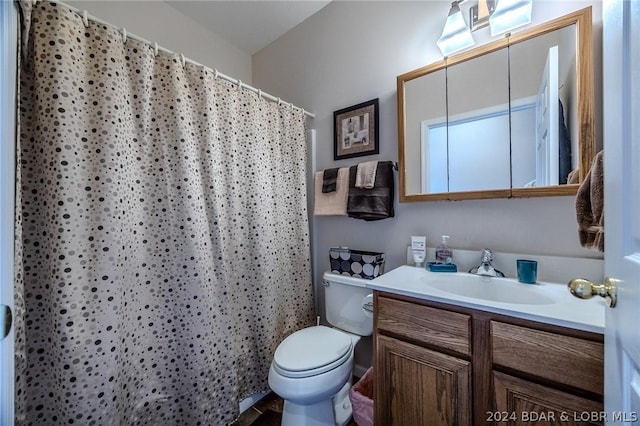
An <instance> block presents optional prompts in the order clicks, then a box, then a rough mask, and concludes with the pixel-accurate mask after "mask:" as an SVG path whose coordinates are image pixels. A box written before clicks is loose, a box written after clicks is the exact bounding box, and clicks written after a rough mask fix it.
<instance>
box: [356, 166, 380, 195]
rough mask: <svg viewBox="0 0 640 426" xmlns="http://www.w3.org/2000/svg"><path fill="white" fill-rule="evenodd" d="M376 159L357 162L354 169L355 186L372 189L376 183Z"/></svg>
mask: <svg viewBox="0 0 640 426" xmlns="http://www.w3.org/2000/svg"><path fill="white" fill-rule="evenodd" d="M376 170H378V162H377V161H365V162H363V163H358V170H357V171H356V188H364V189H373V186H374V185H375V183H376Z"/></svg>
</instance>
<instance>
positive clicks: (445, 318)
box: [376, 296, 471, 355]
mask: <svg viewBox="0 0 640 426" xmlns="http://www.w3.org/2000/svg"><path fill="white" fill-rule="evenodd" d="M376 300H377V306H376V312H377V322H376V327H377V329H378V330H384V331H387V332H389V333H393V334H394V335H396V336H402V337H406V338H408V339H411V340H414V341H417V342H422V343H425V344H428V345H433V346H437V347H439V348H443V349H448V350H451V351H454V352H457V353H460V354H463V355H471V345H470V336H471V316H469V315H465V314H459V313H457V312H451V311H447V310H443V309H437V308H431V307H429V306H423V305H419V304H416V303H409V302H404V301H402V300H396V299H390V298H387V297H383V296H377V299H376Z"/></svg>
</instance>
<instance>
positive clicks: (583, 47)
mask: <svg viewBox="0 0 640 426" xmlns="http://www.w3.org/2000/svg"><path fill="white" fill-rule="evenodd" d="M571 25H575V26H576V52H577V58H576V64H575V66H576V93H577V99H578V102H577V118H578V156H579V158H578V164H577V167H578V175H579V182H582V181H583V180H584V178H585V176H586V174H587V173H588V171H589V168H590V166H591V162H592V160H593V157H594V156H595V111H594V89H593V87H594V77H593V60H592V55H593V47H592V13H591V7H587V8H584V9H581V10H578V11H576V12H573V13H570V14H567V15H564V16H561V17H559V18H556V19H553V20H551V21H548V22H546V23H543V24H540V25H537V26H535V27H532V28H530V29H527V30H524V31H521V32H519V33H516V34H507V35H505V37H503V38H501V39H499V40H496V41H492V42H490V43H488V44H485V45H483V46H480V47H478V48H475V49H472V50H470V51H467V52H463V53H460V54H457V55H455V56H453V57H449V58H444V59H442V60H440V61H437V62H435V63H432V64H430V65H427V66H424V67H421V68H418V69H416V70H413V71H410V72H407V73H405V74H402V75H399V76H398V77H397V98H398V163H399V172H400V183H399V185H400V195H399V199H400V202H416V201H442V200H473V199H491V198H511V197H518V198H527V197H548V196H562V195H575V194H576V193H577V191H578V187H579V183H578V184H562V185H553V186H540V187H527V188H514V187H511V188H506V189H495V190H493V189H492V190H479V191H462V192H445V193H414V194H407V187H406V186H407V176H406V173H407V158H406V157H405V155H406V153H407V149H406V147H405V143H406V115H405V91H404V90H405V83H407V82H409V81H411V80H414V79H416V78H419V77H422V76H424V75H427V74H430V73H433V72H436V71H439V70H442V69H446V68H447V67H451V66H453V65H455V64H460V63H463V62H466V61H469V60H472V59H474V58H477V57H480V56H482V55H486V54H488V53H491V52H494V51H497V50H499V49H503V48H507V47H509V46H514V45H516V44H517V43H520V42H523V41H526V40H530V39H532V38H534V37H537V36H541V35H544V34H547V33H550V32H552V31H556V30H559V29H562V28H565V27H568V26H571Z"/></svg>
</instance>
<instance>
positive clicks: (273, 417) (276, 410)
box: [233, 392, 357, 426]
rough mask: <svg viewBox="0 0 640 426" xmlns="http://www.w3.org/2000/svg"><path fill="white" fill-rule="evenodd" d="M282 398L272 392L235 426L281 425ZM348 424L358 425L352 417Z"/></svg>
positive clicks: (234, 425) (247, 412) (250, 409)
mask: <svg viewBox="0 0 640 426" xmlns="http://www.w3.org/2000/svg"><path fill="white" fill-rule="evenodd" d="M283 404H284V402H283V401H282V399H281V398H280V397H279V396H278V395H276V394H275V393H273V392H271V393H270V394H269V395H267V396H265V397H264V398H262V399H261V400H260V401H258V402H257V403H256V404H255V405H254V406H253V407H251V408H249V409H248V410H246V411H245V412H244V413H242V415H240V418H239V419H238V421H237V422H235V423H234V424H233V426H280V422H281V420H282V406H283ZM348 426H357V423H356V422H354V421H353V419H351V421H350V422H349V424H348Z"/></svg>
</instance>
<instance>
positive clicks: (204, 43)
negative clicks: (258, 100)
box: [64, 1, 252, 84]
mask: <svg viewBox="0 0 640 426" xmlns="http://www.w3.org/2000/svg"><path fill="white" fill-rule="evenodd" d="M64 3H66V4H68V5H70V6H73V7H76V8H78V9H81V10H85V9H86V10H87V11H88V13H89V14H90V15H93V16H95V17H96V18H99V19H102V20H103V21H106V22H108V23H110V24H113V25H115V26H117V27H124V28H126V29H127V32H128V33H133V34H135V35H138V36H140V37H142V38H144V39H146V40H148V41H150V42H157V43H158V46H162V47H165V48H167V49H169V50H172V51H174V52H176V53H182V54H183V55H184V56H185V57H187V58H189V59H193V60H194V61H196V62H199V63H201V64H203V65H206V66H208V67H209V68H211V69H214V68H215V69H217V70H218V71H220V72H221V73H223V74H226V75H228V76H230V77H233V78H239V79H240V80H242V81H243V82H246V83H247V84H251V81H252V78H251V56H250V55H249V54H247V53H245V52H243V51H241V50H240V49H238V48H237V47H235V46H234V45H232V44H231V43H229V42H228V41H226V40H224V39H223V38H221V37H220V36H218V35H217V34H214V33H212V32H211V31H208V30H207V29H205V28H204V27H203V26H202V25H200V24H198V23H197V22H196V21H194V20H193V19H191V18H188V17H187V16H185V15H183V14H182V13H180V12H178V11H177V10H176V9H174V8H172V7H171V6H169V5H168V4H166V3H164V2H162V1H64Z"/></svg>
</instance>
